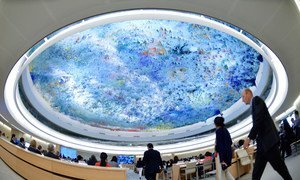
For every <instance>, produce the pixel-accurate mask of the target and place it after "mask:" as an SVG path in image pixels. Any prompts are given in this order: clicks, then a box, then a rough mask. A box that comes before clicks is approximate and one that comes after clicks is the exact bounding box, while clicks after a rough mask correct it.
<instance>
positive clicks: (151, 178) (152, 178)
mask: <svg viewBox="0 0 300 180" xmlns="http://www.w3.org/2000/svg"><path fill="white" fill-rule="evenodd" d="M145 178H146V179H147V180H155V179H156V173H147V172H145Z"/></svg>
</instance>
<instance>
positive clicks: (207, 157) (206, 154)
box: [204, 151, 212, 161]
mask: <svg viewBox="0 0 300 180" xmlns="http://www.w3.org/2000/svg"><path fill="white" fill-rule="evenodd" d="M207 160H212V153H211V152H208V151H207V152H206V153H205V154H204V161H207Z"/></svg>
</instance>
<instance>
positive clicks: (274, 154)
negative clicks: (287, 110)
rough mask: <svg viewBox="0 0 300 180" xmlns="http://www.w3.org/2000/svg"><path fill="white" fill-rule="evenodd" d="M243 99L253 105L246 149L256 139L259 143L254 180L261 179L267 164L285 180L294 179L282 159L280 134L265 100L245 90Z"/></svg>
mask: <svg viewBox="0 0 300 180" xmlns="http://www.w3.org/2000/svg"><path fill="white" fill-rule="evenodd" d="M242 99H243V102H244V103H245V104H250V105H251V109H252V119H253V127H252V129H251V130H250V133H249V135H248V138H246V139H245V142H244V148H248V147H249V143H250V141H251V140H255V139H256V142H257V152H256V158H255V164H254V169H253V173H252V179H253V180H257V179H260V178H261V176H262V174H263V172H264V169H265V167H266V164H267V162H269V163H270V164H271V165H272V167H273V168H274V169H275V170H276V171H277V172H278V173H279V174H280V175H281V176H282V178H283V179H285V180H290V179H292V177H291V175H290V174H289V171H288V169H287V167H286V165H285V163H284V161H283V160H282V159H281V157H280V151H279V136H278V132H277V129H276V127H275V124H274V122H273V119H272V118H271V115H270V113H269V111H268V108H267V106H266V104H265V102H264V100H262V99H261V98H260V97H258V96H255V97H253V93H252V91H251V90H250V89H244V90H243V93H242Z"/></svg>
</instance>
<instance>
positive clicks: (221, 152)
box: [214, 117, 234, 180]
mask: <svg viewBox="0 0 300 180" xmlns="http://www.w3.org/2000/svg"><path fill="white" fill-rule="evenodd" d="M214 123H215V126H216V146H215V151H216V152H217V161H218V164H219V166H218V169H219V171H218V174H217V176H218V177H219V178H218V179H220V180H223V179H227V180H228V179H230V180H231V179H234V178H233V176H232V175H231V174H230V172H229V170H228V167H229V166H230V165H231V159H232V150H231V145H232V140H231V137H230V134H229V132H228V130H227V129H226V128H225V124H224V118H223V117H216V118H215V120H214Z"/></svg>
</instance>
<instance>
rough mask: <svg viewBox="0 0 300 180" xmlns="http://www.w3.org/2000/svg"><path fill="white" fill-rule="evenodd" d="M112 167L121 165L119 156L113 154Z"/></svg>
mask: <svg viewBox="0 0 300 180" xmlns="http://www.w3.org/2000/svg"><path fill="white" fill-rule="evenodd" d="M109 164H110V166H111V167H119V164H118V158H117V156H113V157H112V158H111V160H110V162H109Z"/></svg>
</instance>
